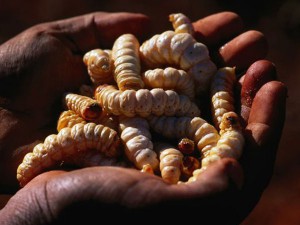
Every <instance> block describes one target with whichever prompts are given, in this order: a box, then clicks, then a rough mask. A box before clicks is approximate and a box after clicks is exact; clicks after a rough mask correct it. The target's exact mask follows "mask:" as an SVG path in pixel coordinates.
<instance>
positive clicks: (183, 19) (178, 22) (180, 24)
mask: <svg viewBox="0 0 300 225" xmlns="http://www.w3.org/2000/svg"><path fill="white" fill-rule="evenodd" d="M169 20H170V22H171V23H172V26H173V28H174V30H175V33H189V34H191V35H194V33H195V31H194V27H193V24H192V23H191V20H190V19H189V18H188V17H187V16H186V15H185V14H183V13H172V14H170V15H169Z"/></svg>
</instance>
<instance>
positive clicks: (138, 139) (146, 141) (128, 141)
mask: <svg viewBox="0 0 300 225" xmlns="http://www.w3.org/2000/svg"><path fill="white" fill-rule="evenodd" d="M120 132H121V134H120V137H121V140H122V142H123V144H124V146H125V154H126V156H127V158H128V159H129V161H130V162H132V163H133V164H134V165H135V166H136V167H137V168H138V169H140V170H143V171H151V170H152V171H155V170H156V169H157V168H158V157H157V154H156V152H155V151H154V150H153V143H152V136H151V133H150V128H149V125H148V122H147V120H146V119H144V118H141V117H133V118H129V117H122V116H121V117H120ZM145 167H147V169H145ZM148 167H150V168H151V169H150V170H149V168H148Z"/></svg>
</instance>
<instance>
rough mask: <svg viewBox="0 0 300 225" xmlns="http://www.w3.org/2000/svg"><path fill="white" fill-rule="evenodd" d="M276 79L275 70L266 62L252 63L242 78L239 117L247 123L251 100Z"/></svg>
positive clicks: (272, 65) (271, 64)
mask: <svg viewBox="0 0 300 225" xmlns="http://www.w3.org/2000/svg"><path fill="white" fill-rule="evenodd" d="M275 79H276V68H275V66H274V64H273V63H271V62H270V61H268V60H258V61H256V62H254V63H253V64H252V65H251V66H250V67H249V68H248V70H247V71H246V74H245V75H244V77H243V82H242V88H241V92H240V93H241V102H240V104H241V106H240V107H241V116H242V119H243V122H244V124H246V123H247V121H248V118H249V114H250V109H251V106H252V102H253V99H254V97H255V95H256V93H257V92H258V90H259V89H260V88H261V87H262V86H263V85H264V84H266V83H267V82H269V81H271V80H275Z"/></svg>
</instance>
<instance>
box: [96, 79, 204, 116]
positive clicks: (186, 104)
mask: <svg viewBox="0 0 300 225" xmlns="http://www.w3.org/2000/svg"><path fill="white" fill-rule="evenodd" d="M95 99H96V100H97V101H98V102H99V103H100V105H101V106H102V108H103V110H104V111H106V112H107V113H109V114H113V115H117V116H118V115H125V116H128V117H134V116H141V117H147V116H149V115H150V114H154V115H157V116H160V115H167V116H172V115H176V116H190V117H194V116H198V115H200V110H199V108H198V107H197V105H196V104H195V103H194V102H192V101H191V100H190V99H189V98H188V97H187V96H185V95H178V94H177V93H176V92H175V91H173V90H166V91H165V90H163V89H161V88H153V89H151V90H148V89H140V90H137V91H135V90H125V91H120V90H117V88H116V87H115V86H113V85H105V86H104V85H103V86H98V87H97V89H96V91H95Z"/></svg>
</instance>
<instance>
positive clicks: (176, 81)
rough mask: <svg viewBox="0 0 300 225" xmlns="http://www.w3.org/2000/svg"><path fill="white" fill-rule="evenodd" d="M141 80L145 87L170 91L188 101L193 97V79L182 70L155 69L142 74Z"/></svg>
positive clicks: (169, 68) (170, 68)
mask: <svg viewBox="0 0 300 225" xmlns="http://www.w3.org/2000/svg"><path fill="white" fill-rule="evenodd" d="M142 79H143V81H144V83H145V85H146V86H147V87H150V88H162V89H164V90H168V89H172V90H175V91H176V92H177V93H178V94H182V95H186V96H188V97H189V98H190V99H193V98H194V97H195V86H194V80H193V77H192V76H190V75H189V74H187V73H186V72H185V71H184V70H179V69H175V68H172V67H167V68H165V69H161V68H156V69H153V70H147V71H145V72H144V73H142Z"/></svg>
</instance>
